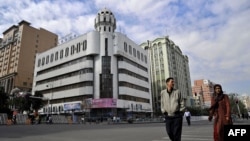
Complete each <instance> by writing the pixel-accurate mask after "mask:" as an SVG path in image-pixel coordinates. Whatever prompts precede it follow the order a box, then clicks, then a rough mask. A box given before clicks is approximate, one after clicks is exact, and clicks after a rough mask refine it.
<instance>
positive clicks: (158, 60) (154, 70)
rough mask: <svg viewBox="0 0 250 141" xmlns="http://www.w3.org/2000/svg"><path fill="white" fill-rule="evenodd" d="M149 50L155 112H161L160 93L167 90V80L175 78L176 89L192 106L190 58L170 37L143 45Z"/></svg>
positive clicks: (142, 45)
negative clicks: (190, 98)
mask: <svg viewBox="0 0 250 141" xmlns="http://www.w3.org/2000/svg"><path fill="white" fill-rule="evenodd" d="M141 47H142V48H146V49H148V53H149V56H150V63H151V67H150V73H151V88H152V95H153V98H152V101H153V109H154V112H156V113H159V112H160V99H161V97H160V93H161V91H162V90H163V89H166V78H168V77H173V78H174V80H175V88H177V89H179V90H180V91H181V94H182V95H183V96H184V97H185V98H186V104H187V106H188V105H190V102H189V100H187V98H188V96H191V94H192V93H191V80H190V72H189V62H188V57H187V56H186V55H183V54H182V51H181V49H180V48H179V47H178V46H177V45H175V44H174V42H173V41H172V40H170V39H169V38H168V37H162V38H156V39H155V40H152V41H147V42H145V43H142V44H141Z"/></svg>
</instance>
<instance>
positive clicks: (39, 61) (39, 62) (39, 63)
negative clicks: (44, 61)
mask: <svg viewBox="0 0 250 141" xmlns="http://www.w3.org/2000/svg"><path fill="white" fill-rule="evenodd" d="M40 65H41V59H38V65H37V67H40Z"/></svg>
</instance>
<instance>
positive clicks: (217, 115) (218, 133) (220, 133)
mask: <svg viewBox="0 0 250 141" xmlns="http://www.w3.org/2000/svg"><path fill="white" fill-rule="evenodd" d="M230 109H231V108H230V101H229V97H228V96H227V95H226V94H224V93H223V90H222V87H221V85H220V84H216V85H214V93H213V96H212V98H211V107H210V108H209V118H208V120H209V121H212V119H213V117H214V125H213V130H214V132H213V138H214V141H224V125H228V124H232V120H231V110H230Z"/></svg>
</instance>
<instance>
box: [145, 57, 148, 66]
mask: <svg viewBox="0 0 250 141" xmlns="http://www.w3.org/2000/svg"><path fill="white" fill-rule="evenodd" d="M144 58H145V59H144V60H145V63H146V64H147V63H148V62H147V56H146V55H145V56H144Z"/></svg>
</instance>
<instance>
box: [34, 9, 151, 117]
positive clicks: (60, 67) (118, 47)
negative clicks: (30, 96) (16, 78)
mask: <svg viewBox="0 0 250 141" xmlns="http://www.w3.org/2000/svg"><path fill="white" fill-rule="evenodd" d="M94 26H95V29H96V30H95V31H91V32H89V33H86V34H83V35H81V36H78V37H75V38H74V39H72V40H70V41H68V42H64V43H62V44H60V45H59V46H57V47H55V48H53V49H50V50H48V51H46V52H43V53H40V54H37V56H36V65H35V71H34V84H33V90H32V91H33V93H34V92H35V91H40V92H42V93H43V95H44V97H45V98H47V99H48V102H49V104H48V105H46V107H44V108H43V113H50V112H51V111H52V113H64V112H66V111H72V110H73V111H74V112H85V111H88V109H91V115H93V116H109V115H110V116H112V115H117V116H123V117H124V116H128V114H130V113H132V114H133V113H134V114H135V113H136V114H139V113H145V112H147V113H151V112H152V100H151V85H150V70H149V58H148V53H147V50H144V49H143V48H141V47H140V46H139V45H137V44H135V43H134V42H133V41H132V40H130V39H129V38H128V37H127V36H126V35H124V34H122V33H119V32H115V29H116V19H115V16H114V14H113V13H112V12H111V11H110V10H108V9H106V8H105V9H103V10H101V11H99V12H98V14H97V16H96V18H95V25H94Z"/></svg>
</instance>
